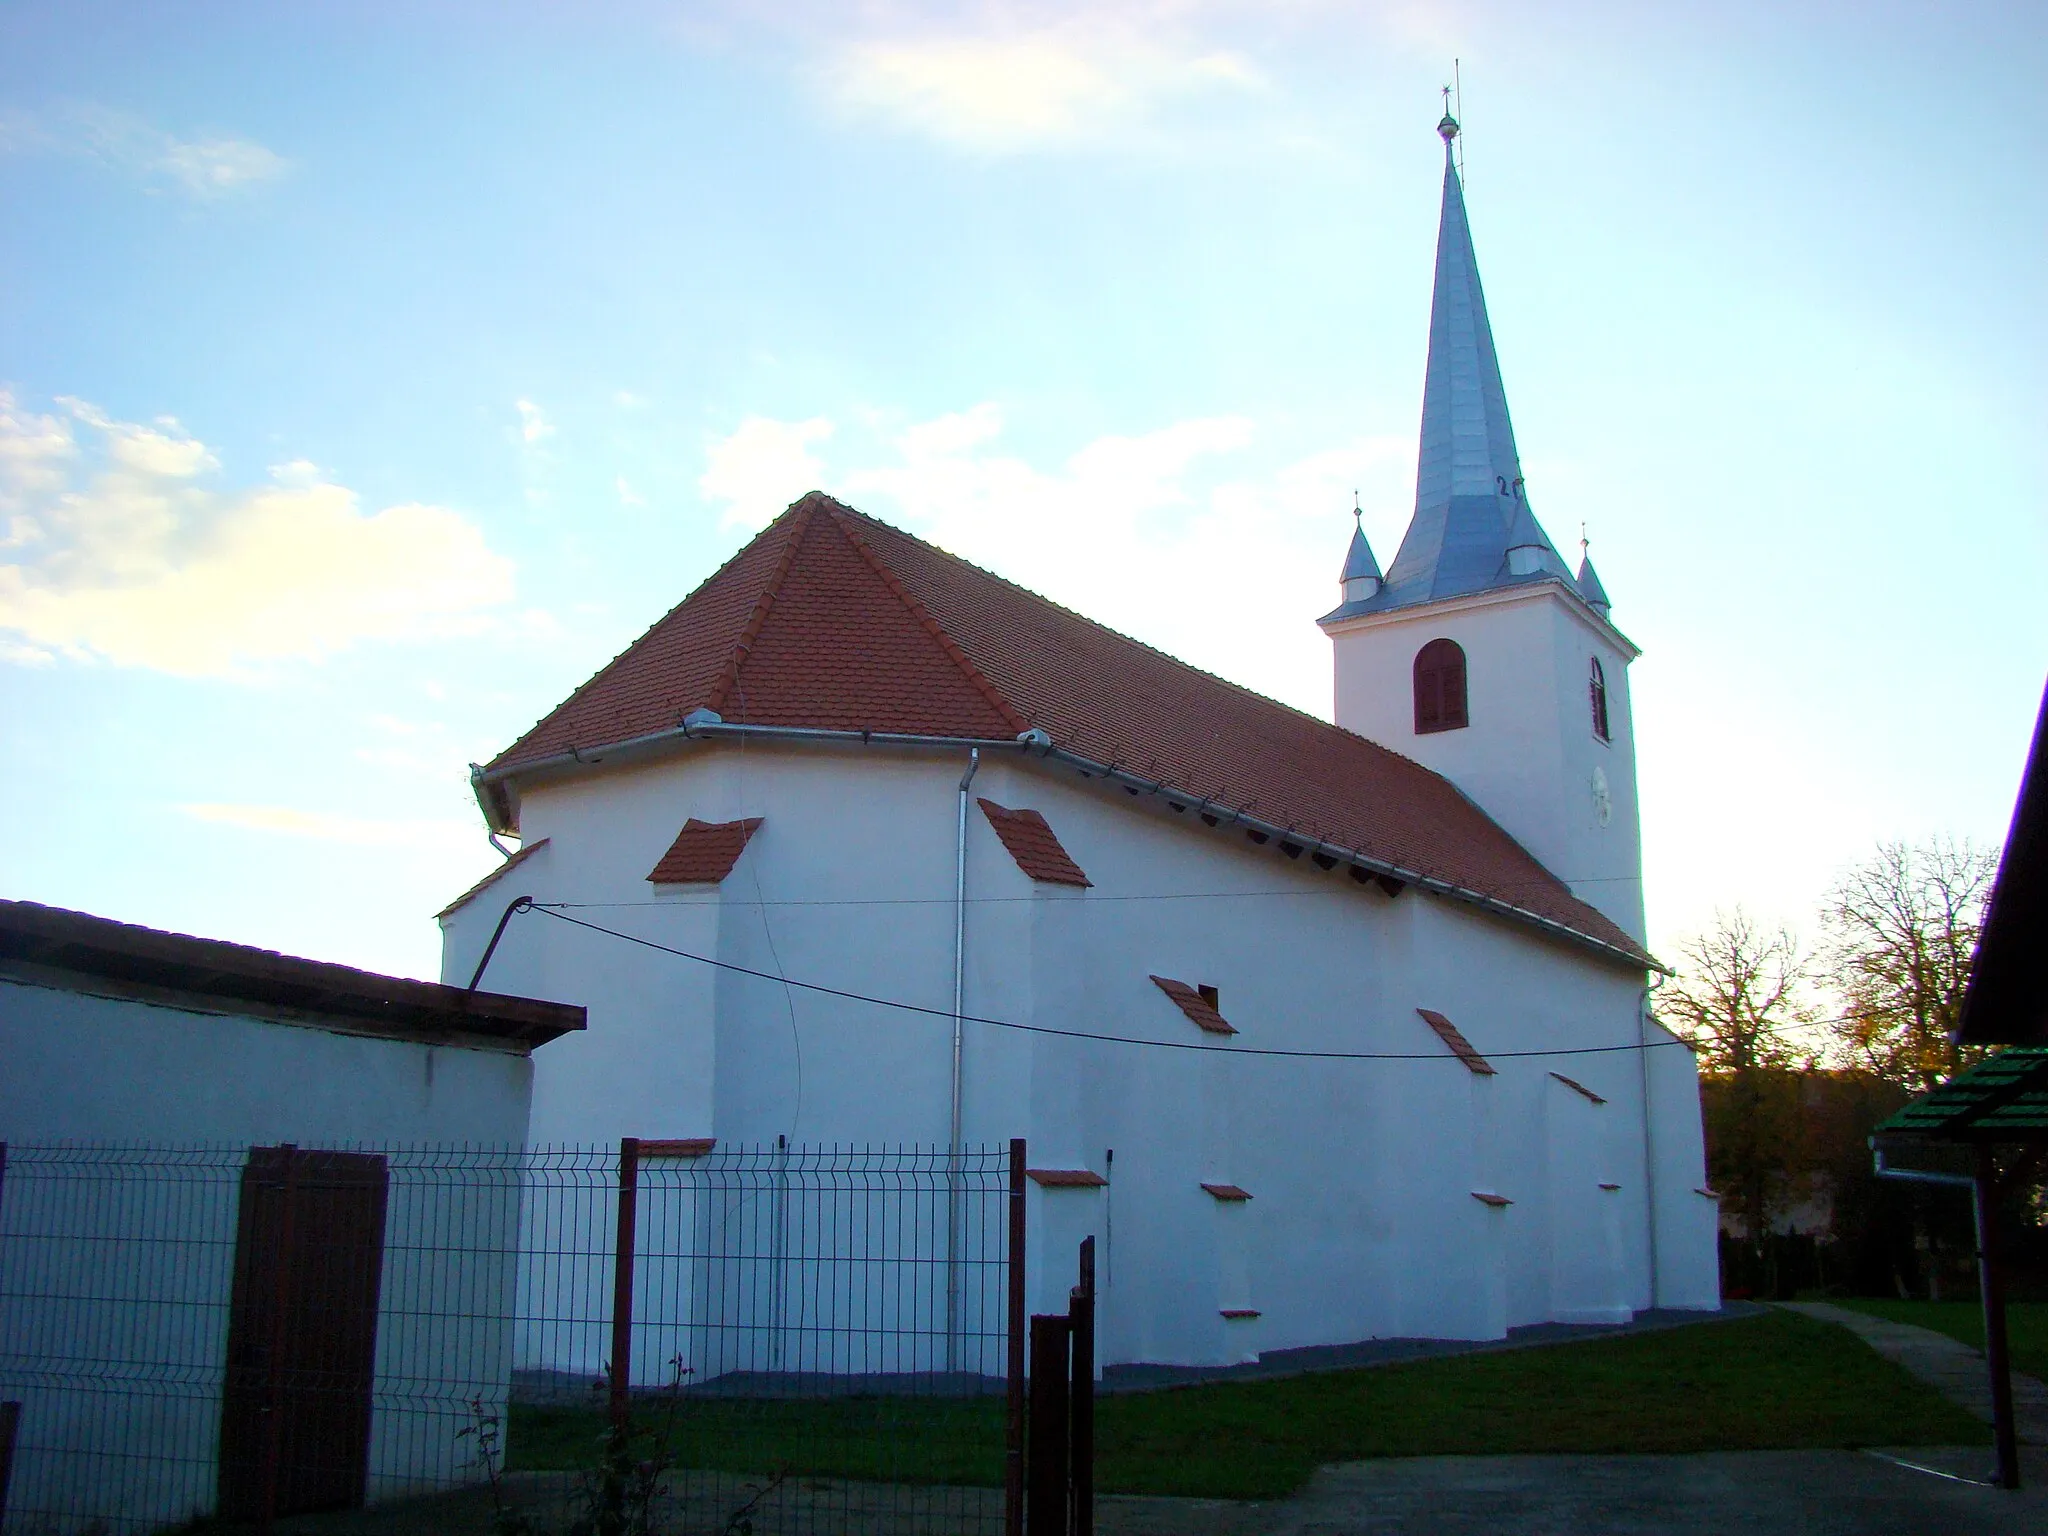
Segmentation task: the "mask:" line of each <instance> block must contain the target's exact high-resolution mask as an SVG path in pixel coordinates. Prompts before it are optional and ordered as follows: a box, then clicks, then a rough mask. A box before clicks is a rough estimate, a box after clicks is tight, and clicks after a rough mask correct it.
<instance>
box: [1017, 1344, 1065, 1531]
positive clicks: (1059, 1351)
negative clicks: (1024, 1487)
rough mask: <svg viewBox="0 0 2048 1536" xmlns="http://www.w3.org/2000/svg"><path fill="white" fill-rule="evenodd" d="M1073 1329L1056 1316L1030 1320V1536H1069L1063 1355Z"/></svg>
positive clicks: (1026, 1507) (1027, 1506) (1027, 1505)
mask: <svg viewBox="0 0 2048 1536" xmlns="http://www.w3.org/2000/svg"><path fill="white" fill-rule="evenodd" d="M1071 1336H1072V1324H1071V1323H1069V1322H1068V1320H1067V1319H1066V1318H1064V1317H1062V1316H1060V1314H1059V1313H1057V1312H1049V1313H1037V1314H1034V1315H1033V1317H1032V1319H1031V1489H1030V1492H1029V1493H1028V1494H1027V1495H1026V1497H1025V1501H1024V1513H1025V1515H1026V1516H1027V1517H1028V1520H1029V1531H1030V1536H1067V1507H1068V1504H1069V1503H1070V1502H1071V1499H1072V1491H1071V1489H1070V1488H1069V1487H1068V1483H1067V1450H1068V1446H1067V1409H1068V1402H1067V1394H1068V1392H1069V1390H1070V1388H1069V1385H1068V1379H1067V1356H1068V1353H1069V1350H1070V1347H1071Z"/></svg>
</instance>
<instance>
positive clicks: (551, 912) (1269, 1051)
mask: <svg viewBox="0 0 2048 1536" xmlns="http://www.w3.org/2000/svg"><path fill="white" fill-rule="evenodd" d="M526 910H530V911H534V912H540V913H544V914H546V915H547V916H549V917H552V918H554V919H555V920H556V921H557V922H563V923H569V924H571V925H573V926H575V927H577V928H587V929H589V930H590V931H591V932H592V933H601V934H604V935H606V936H607V937H610V938H614V939H621V940H624V941H625V942H626V943H628V944H637V945H639V946H640V947H641V948H643V949H652V950H658V951H659V952H660V953H662V954H664V955H674V956H675V957H676V958H677V959H680V960H694V961H695V962H696V963H697V964H699V965H708V966H711V967H713V968H714V969H717V970H721V971H732V972H734V973H736V974H738V975H741V976H752V977H754V978H756V979H757V980H760V981H772V982H774V983H775V984H776V985H778V986H784V987H797V988H801V989H802V990H803V991H805V992H816V993H819V994H821V995H822V996H825V997H839V998H844V999H846V1000H847V1001H848V1002H854V1003H867V1004H869V1005H870V1006H872V1007H876V1008H894V1009H896V1010H898V1011H899V1012H902V1013H921V1014H924V1015H926V1016H927V1017H929V1018H934V1019H951V1018H952V1017H953V1011H952V1010H951V1009H950V1008H928V1007H926V1006H925V1005H924V1004H922V1003H906V1002H903V1001H901V1000H900V999H897V998H890V997H874V996H871V995H869V994H868V993H865V992H851V991H848V990H847V989H845V988H844V987H828V986H825V985H823V984H822V983H820V982H815V981H798V980H797V979H796V978H795V977H793V976H777V975H775V974H774V973H772V972H769V971H757V970H755V969H753V968H752V967H751V966H745V965H738V964H735V963H734V962H733V961H730V960H718V959H714V958H713V957H712V956H710V955H699V954H694V953H692V952H691V951H690V950H687V949H677V948H676V947H675V946H674V945H671V944H661V943H657V942H656V941H655V940H653V939H643V938H642V937H640V935H639V934H637V933H625V932H622V931H620V930H619V929H617V928H607V927H605V926H603V925H602V924H601V923H593V922H590V921H588V920H586V919H584V918H580V917H571V916H570V915H569V914H568V913H567V912H564V911H562V910H561V909H560V906H559V905H557V904H555V903H551V902H541V901H535V902H530V903H528V905H527V908H526ZM960 1020H961V1022H962V1023H965V1024H986V1025H988V1026H989V1027H990V1028H992V1029H1013V1030H1017V1031H1019V1032H1020V1033H1023V1034H1029V1035H1055V1036H1058V1037H1059V1038H1061V1039H1064V1040H1100V1041H1102V1042H1104V1043H1106V1044H1109V1045H1136V1046H1144V1047H1147V1048H1149V1049H1151V1050H1159V1051H1222V1052H1226V1053H1228V1054H1229V1055H1232V1056H1286V1057H1296V1058H1302V1059H1306V1060H1311V1061H1457V1060H1459V1058H1458V1057H1456V1056H1453V1055H1450V1054H1448V1053H1443V1052H1436V1051H1300V1050H1288V1049H1285V1048H1283V1047H1280V1046H1271V1045H1204V1044H1201V1043H1199V1042H1196V1041H1191V1040H1138V1039H1134V1038H1132V1037H1131V1036H1129V1035H1109V1034H1102V1033H1100V1032H1098V1031H1096V1030H1088V1029H1058V1028H1055V1027H1054V1026H1053V1025H1050V1024H1020V1023H1018V1022H1017V1021H1016V1020H1014V1019H989V1018H983V1017H981V1016H979V1015H977V1014H972V1013H963V1014H961V1015H960ZM1666 1046H1678V1047H1679V1048H1680V1049H1690V1047H1688V1046H1687V1045H1686V1043H1685V1042H1684V1041H1683V1040H1676V1039H1673V1040H1646V1041H1641V1042H1631V1043H1629V1044H1627V1045H1575V1046H1558V1047H1556V1048H1554V1049H1551V1050H1542V1051H1485V1052H1482V1053H1481V1054H1483V1055H1484V1056H1485V1057H1486V1058H1487V1060H1489V1061H1512V1060H1515V1059H1518V1058H1522V1057H1531V1056H1607V1055H1613V1054H1615V1053H1617V1052H1621V1051H1651V1050H1657V1049H1660V1048H1662V1047H1666Z"/></svg>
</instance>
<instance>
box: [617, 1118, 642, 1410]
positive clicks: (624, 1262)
mask: <svg viewBox="0 0 2048 1536" xmlns="http://www.w3.org/2000/svg"><path fill="white" fill-rule="evenodd" d="M639 1204H640V1138H639V1137H637V1136H622V1137H620V1138H619V1231H618V1236H617V1237H616V1238H615V1239H614V1240H613V1244H612V1369H611V1387H612V1427H613V1428H614V1429H617V1430H620V1431H622V1432H623V1431H624V1429H625V1427H626V1418H627V1413H628V1393H630V1392H631V1390H632V1385H633V1368H632V1358H633V1237H634V1234H635V1232H636V1231H637V1230H638V1226H639V1222H638V1211H639Z"/></svg>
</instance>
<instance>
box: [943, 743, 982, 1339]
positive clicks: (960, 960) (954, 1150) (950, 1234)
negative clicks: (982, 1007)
mask: <svg viewBox="0 0 2048 1536" xmlns="http://www.w3.org/2000/svg"><path fill="white" fill-rule="evenodd" d="M980 771H981V748H979V747H970V748H969V749H968V751H967V771H966V772H965V773H963V774H962V775H961V776H960V814H959V817H958V819H957V821H956V822H955V827H954V841H953V1116H952V1128H951V1135H950V1137H949V1139H948V1141H947V1143H946V1145H947V1148H948V1152H947V1160H946V1186H947V1188H946V1195H947V1198H946V1369H947V1371H949V1372H951V1371H955V1370H958V1369H959V1358H958V1356H959V1347H960V1155H961V1151H962V1148H961V1144H960V1129H961V1127H960V1053H961V1022H960V1016H961V1014H962V1013H963V1012H965V1011H966V1003H967V790H968V786H969V785H971V784H973V782H974V776H975V774H977V773H978V772H980Z"/></svg>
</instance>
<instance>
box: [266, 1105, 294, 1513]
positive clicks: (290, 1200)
mask: <svg viewBox="0 0 2048 1536" xmlns="http://www.w3.org/2000/svg"><path fill="white" fill-rule="evenodd" d="M277 1150H278V1151H279V1152H281V1153H282V1154H283V1155H284V1185H283V1193H282V1194H281V1195H280V1197H279V1208H278V1218H277V1278H276V1283H275V1284H274V1285H273V1286H272V1287H271V1293H270V1358H269V1360H268V1361H266V1362H265V1370H264V1376H265V1380H264V1384H263V1411H264V1414H265V1421H264V1425H263V1465H262V1467H261V1468H260V1469H259V1471H258V1486H259V1488H260V1490H261V1501H260V1502H259V1503H258V1505H257V1511H256V1529H257V1530H259V1531H261V1532H262V1533H263V1536H270V1527H271V1522H272V1521H274V1520H276V1519H277V1485H278V1482H279V1481H280V1472H281V1470H282V1469H281V1468H280V1467H279V1465H278V1463H279V1462H280V1461H281V1460H282V1459H283V1457H284V1346H285V1337H286V1332H285V1310H286V1309H287V1308H288V1307H289V1306H290V1305H291V1295H292V1286H291V1276H292V1217H293V1215H294V1211H293V1207H294V1206H296V1205H297V1204H298V1195H299V1149H298V1146H297V1145H296V1144H295V1143H293V1142H289V1141H288V1142H285V1143H284V1144H283V1145H282V1146H280V1147H279V1148H278V1149H277Z"/></svg>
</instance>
